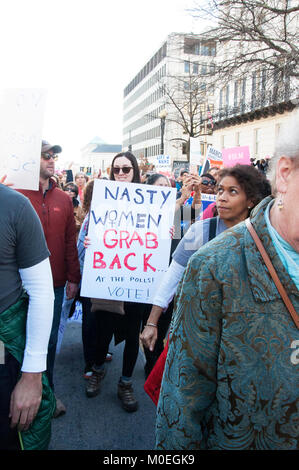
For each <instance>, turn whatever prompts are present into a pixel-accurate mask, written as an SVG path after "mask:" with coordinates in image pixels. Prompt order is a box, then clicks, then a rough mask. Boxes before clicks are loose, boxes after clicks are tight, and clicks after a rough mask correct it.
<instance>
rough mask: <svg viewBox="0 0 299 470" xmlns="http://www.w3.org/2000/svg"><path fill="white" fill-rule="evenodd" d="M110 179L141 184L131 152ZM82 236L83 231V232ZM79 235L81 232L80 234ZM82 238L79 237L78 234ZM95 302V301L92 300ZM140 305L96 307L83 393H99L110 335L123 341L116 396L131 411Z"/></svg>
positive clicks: (116, 161)
mask: <svg viewBox="0 0 299 470" xmlns="http://www.w3.org/2000/svg"><path fill="white" fill-rule="evenodd" d="M110 180H114V181H118V182H123V183H126V184H128V183H140V173H139V168H138V163H137V160H136V158H135V157H134V155H132V154H131V153H130V152H123V153H119V154H117V155H116V156H115V157H114V158H113V160H112V165H111V170H110ZM82 235H83V234H82ZM80 237H81V234H80ZM81 238H82V237H81ZM95 305H96V303H95ZM142 314H143V308H142V306H141V305H140V304H138V303H133V302H124V315H121V314H120V313H115V312H111V311H104V310H96V311H95V320H96V354H95V356H96V357H95V363H94V365H93V367H92V372H93V374H92V376H91V377H90V379H89V380H88V383H87V386H86V395H87V396H88V397H95V396H96V395H98V393H99V392H100V387H101V382H102V380H103V378H104V376H105V374H106V369H105V360H106V356H107V353H108V348H109V344H110V342H111V340H112V337H113V335H116V336H117V337H118V338H119V335H121V338H120V339H121V341H122V340H124V341H125V347H124V352H123V364H122V375H121V377H120V379H119V382H118V392H117V395H118V398H119V399H120V400H121V403H122V407H123V408H124V409H125V410H126V411H128V412H133V411H136V410H137V408H138V402H137V400H136V398H135V396H134V391H133V386H132V375H133V371H134V367H135V364H136V361H137V357H138V352H139V332H140V327H141V321H142Z"/></svg>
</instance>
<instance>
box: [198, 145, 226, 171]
mask: <svg viewBox="0 0 299 470" xmlns="http://www.w3.org/2000/svg"><path fill="white" fill-rule="evenodd" d="M215 166H216V167H217V168H222V166H223V160H222V153H221V151H220V150H217V149H215V148H214V147H212V146H210V147H208V150H207V154H206V157H205V160H204V163H203V165H202V168H201V172H200V174H201V175H203V174H204V173H209V169H210V168H212V167H215Z"/></svg>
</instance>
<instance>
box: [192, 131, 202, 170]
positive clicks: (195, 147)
mask: <svg viewBox="0 0 299 470" xmlns="http://www.w3.org/2000/svg"><path fill="white" fill-rule="evenodd" d="M202 162H203V155H202V154H201V142H200V140H199V139H198V138H195V137H190V165H192V166H197V165H198V166H201V165H202Z"/></svg>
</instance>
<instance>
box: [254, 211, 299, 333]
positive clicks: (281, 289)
mask: <svg viewBox="0 0 299 470" xmlns="http://www.w3.org/2000/svg"><path fill="white" fill-rule="evenodd" d="M245 224H246V227H247V229H248V230H249V232H250V235H251V236H252V238H253V240H254V241H255V243H256V246H257V248H258V250H259V252H260V253H261V255H262V257H263V260H264V262H265V264H266V266H267V268H268V270H269V273H270V274H271V277H272V279H273V281H274V283H275V285H276V287H277V290H278V292H279V293H280V295H281V297H282V300H283V301H284V303H285V306H286V308H287V309H288V311H289V312H290V314H291V316H292V318H293V320H294V323H295V325H296V326H297V328H298V329H299V316H298V314H297V312H296V310H295V308H294V306H293V304H292V302H291V301H290V299H289V297H288V294H287V293H286V290H285V288H284V287H283V285H282V284H281V282H280V280H279V277H278V275H277V273H276V271H275V268H274V266H273V264H272V262H271V260H270V258H269V256H268V254H267V252H266V250H265V248H264V246H263V244H262V242H261V240H260V238H259V236H258V234H257V233H256V231H255V230H254V228H253V226H252V223H251V222H250V220H249V219H246V220H245Z"/></svg>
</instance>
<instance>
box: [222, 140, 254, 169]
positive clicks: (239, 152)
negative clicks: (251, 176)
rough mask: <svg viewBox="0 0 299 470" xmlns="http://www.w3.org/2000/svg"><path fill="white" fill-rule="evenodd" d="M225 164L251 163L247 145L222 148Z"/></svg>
mask: <svg viewBox="0 0 299 470" xmlns="http://www.w3.org/2000/svg"><path fill="white" fill-rule="evenodd" d="M222 158H223V166H224V167H228V166H234V165H236V164H237V163H240V164H241V165H250V151H249V147H248V146H247V145H246V146H244V147H232V148H229V149H223V150H222Z"/></svg>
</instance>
